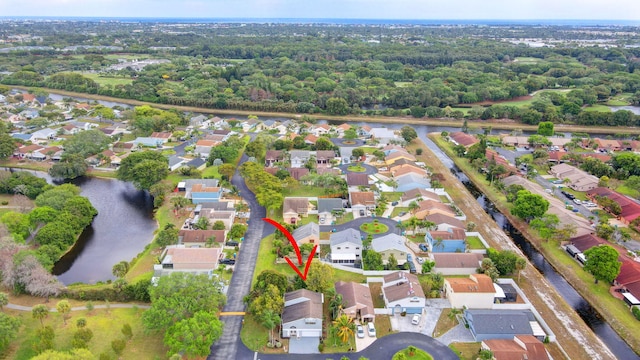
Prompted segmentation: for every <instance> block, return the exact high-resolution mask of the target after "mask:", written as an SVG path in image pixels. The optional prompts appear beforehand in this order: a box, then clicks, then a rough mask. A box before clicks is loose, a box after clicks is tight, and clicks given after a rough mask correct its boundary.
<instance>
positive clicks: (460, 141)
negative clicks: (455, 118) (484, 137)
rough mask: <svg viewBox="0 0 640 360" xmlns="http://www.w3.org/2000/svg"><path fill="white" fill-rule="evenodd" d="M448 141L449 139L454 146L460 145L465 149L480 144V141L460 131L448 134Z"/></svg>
mask: <svg viewBox="0 0 640 360" xmlns="http://www.w3.org/2000/svg"><path fill="white" fill-rule="evenodd" d="M449 139H451V141H452V142H453V143H454V144H456V145H462V146H464V147H466V148H467V149H468V148H470V147H471V146H472V145H474V144H477V143H479V142H480V140H478V139H477V138H476V137H475V136H473V135H469V134H467V133H464V132H462V131H457V132H452V133H451V134H449Z"/></svg>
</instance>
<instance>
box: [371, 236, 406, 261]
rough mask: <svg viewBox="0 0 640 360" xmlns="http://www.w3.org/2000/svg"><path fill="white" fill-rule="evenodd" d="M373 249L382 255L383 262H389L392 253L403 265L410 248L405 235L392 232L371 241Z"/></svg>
mask: <svg viewBox="0 0 640 360" xmlns="http://www.w3.org/2000/svg"><path fill="white" fill-rule="evenodd" d="M371 249H372V250H373V251H375V252H377V253H379V254H380V255H382V263H383V264H387V263H388V262H389V257H390V256H391V255H393V257H395V258H396V260H397V261H398V265H403V264H404V263H406V262H407V254H408V253H409V249H407V246H406V245H405V238H404V236H400V235H398V234H393V233H392V234H387V235H385V236H381V237H378V238H375V239H373V240H372V241H371Z"/></svg>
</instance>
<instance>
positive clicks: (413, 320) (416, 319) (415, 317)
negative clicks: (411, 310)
mask: <svg viewBox="0 0 640 360" xmlns="http://www.w3.org/2000/svg"><path fill="white" fill-rule="evenodd" d="M411 323H412V324H413V325H418V324H420V314H415V315H413V318H411Z"/></svg>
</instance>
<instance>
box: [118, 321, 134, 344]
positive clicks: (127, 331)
mask: <svg viewBox="0 0 640 360" xmlns="http://www.w3.org/2000/svg"><path fill="white" fill-rule="evenodd" d="M120 331H121V332H122V335H124V337H125V338H126V339H127V340H131V338H132V337H133V330H132V329H131V325H129V323H124V324H123V325H122V329H120Z"/></svg>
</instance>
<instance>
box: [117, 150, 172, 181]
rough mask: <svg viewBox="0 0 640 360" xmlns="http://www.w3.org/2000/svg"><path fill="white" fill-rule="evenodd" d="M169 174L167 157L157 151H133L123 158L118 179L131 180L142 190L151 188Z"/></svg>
mask: <svg viewBox="0 0 640 360" xmlns="http://www.w3.org/2000/svg"><path fill="white" fill-rule="evenodd" d="M168 174H169V162H168V159H167V157H165V156H164V155H162V154H161V153H159V152H155V151H141V152H135V153H132V154H131V155H129V156H127V157H126V158H124V159H123V160H122V162H121V164H120V167H119V168H118V171H117V176H118V179H120V180H122V181H130V182H132V183H133V185H134V186H135V187H136V188H138V189H141V190H149V189H150V188H151V186H153V185H155V184H157V183H158V182H160V181H161V180H163V179H164V178H165V177H167V175H168Z"/></svg>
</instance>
